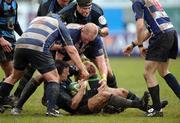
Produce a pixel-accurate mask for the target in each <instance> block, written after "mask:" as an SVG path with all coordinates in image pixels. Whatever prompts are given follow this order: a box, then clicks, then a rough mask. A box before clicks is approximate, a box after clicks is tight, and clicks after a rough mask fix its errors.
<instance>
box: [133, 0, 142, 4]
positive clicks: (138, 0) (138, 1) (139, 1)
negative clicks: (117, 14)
mask: <svg viewBox="0 0 180 123" xmlns="http://www.w3.org/2000/svg"><path fill="white" fill-rule="evenodd" d="M137 3H140V4H145V1H144V0H134V2H133V4H137Z"/></svg>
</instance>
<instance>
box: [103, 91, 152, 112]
mask: <svg viewBox="0 0 180 123" xmlns="http://www.w3.org/2000/svg"><path fill="white" fill-rule="evenodd" d="M148 101H149V93H148V92H147V91H145V92H144V95H143V97H142V98H141V99H140V100H130V99H126V98H124V97H121V96H117V95H112V96H111V98H110V99H109V101H108V104H107V105H106V107H105V108H104V112H106V113H119V112H121V109H124V108H138V109H140V110H143V111H147V106H148Z"/></svg>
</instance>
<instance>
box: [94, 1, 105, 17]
mask: <svg viewBox="0 0 180 123" xmlns="http://www.w3.org/2000/svg"><path fill="white" fill-rule="evenodd" d="M92 11H93V12H95V13H98V14H100V15H102V14H103V9H102V8H101V7H100V6H99V5H98V4H95V3H92Z"/></svg>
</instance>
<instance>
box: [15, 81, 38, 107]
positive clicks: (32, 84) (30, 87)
mask: <svg viewBox="0 0 180 123" xmlns="http://www.w3.org/2000/svg"><path fill="white" fill-rule="evenodd" d="M38 86H39V84H37V81H36V80H35V79H34V78H32V79H31V80H30V81H29V82H28V83H27V84H26V86H25V88H24V90H23V91H22V94H21V96H20V98H19V101H18V103H17V105H16V107H17V108H19V109H21V108H22V107H23V105H24V103H25V102H26V101H27V100H28V99H29V97H30V96H31V95H32V94H33V93H34V92H35V90H36V89H37V87H38Z"/></svg>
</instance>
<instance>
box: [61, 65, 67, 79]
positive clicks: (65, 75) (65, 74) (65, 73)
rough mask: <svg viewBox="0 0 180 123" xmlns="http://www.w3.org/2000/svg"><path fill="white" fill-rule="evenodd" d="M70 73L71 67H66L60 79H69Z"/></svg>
mask: <svg viewBox="0 0 180 123" xmlns="http://www.w3.org/2000/svg"><path fill="white" fill-rule="evenodd" d="M68 75H69V67H67V68H64V70H63V72H62V74H61V75H60V81H63V80H67V76H68Z"/></svg>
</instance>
